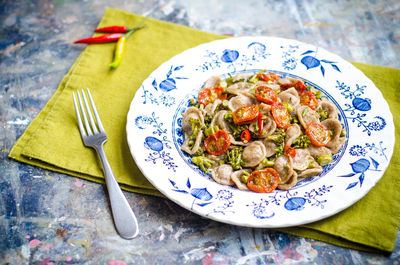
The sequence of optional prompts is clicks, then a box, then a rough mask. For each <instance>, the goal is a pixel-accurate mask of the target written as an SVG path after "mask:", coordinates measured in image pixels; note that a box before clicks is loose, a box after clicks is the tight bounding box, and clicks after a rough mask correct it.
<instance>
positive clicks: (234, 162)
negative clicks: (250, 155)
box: [225, 147, 243, 170]
mask: <svg viewBox="0 0 400 265" xmlns="http://www.w3.org/2000/svg"><path fill="white" fill-rule="evenodd" d="M242 152H243V147H237V148H233V149H231V150H227V151H226V156H225V162H226V163H227V164H229V165H231V166H232V168H233V169H234V170H238V169H242V163H243V160H242Z"/></svg>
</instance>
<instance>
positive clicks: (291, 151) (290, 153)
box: [284, 145, 296, 157]
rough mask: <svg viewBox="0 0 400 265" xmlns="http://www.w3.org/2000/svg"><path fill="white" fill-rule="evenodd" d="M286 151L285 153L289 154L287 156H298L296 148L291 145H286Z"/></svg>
mask: <svg viewBox="0 0 400 265" xmlns="http://www.w3.org/2000/svg"><path fill="white" fill-rule="evenodd" d="M284 152H285V155H287V156H290V157H295V156H296V150H295V149H294V148H293V147H291V146H288V145H286V146H285V148H284Z"/></svg>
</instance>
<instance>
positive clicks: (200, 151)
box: [193, 147, 205, 156]
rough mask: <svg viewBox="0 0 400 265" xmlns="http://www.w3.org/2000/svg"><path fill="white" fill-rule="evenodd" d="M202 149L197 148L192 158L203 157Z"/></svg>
mask: <svg viewBox="0 0 400 265" xmlns="http://www.w3.org/2000/svg"><path fill="white" fill-rule="evenodd" d="M204 151H205V150H204V149H203V148H202V147H199V149H197V151H196V152H195V153H194V154H193V156H202V155H204Z"/></svg>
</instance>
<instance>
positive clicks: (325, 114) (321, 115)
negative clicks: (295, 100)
mask: <svg viewBox="0 0 400 265" xmlns="http://www.w3.org/2000/svg"><path fill="white" fill-rule="evenodd" d="M317 113H318V114H319V120H320V121H323V120H326V119H327V118H328V112H327V111H326V110H324V109H323V108H319V109H317Z"/></svg>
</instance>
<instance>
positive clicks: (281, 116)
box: [271, 103, 290, 129]
mask: <svg viewBox="0 0 400 265" xmlns="http://www.w3.org/2000/svg"><path fill="white" fill-rule="evenodd" d="M271 114H272V117H274V120H275V123H276V126H278V128H282V129H287V128H289V127H290V114H289V111H288V109H287V108H286V107H285V106H283V104H280V103H276V104H274V105H272V108H271Z"/></svg>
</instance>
